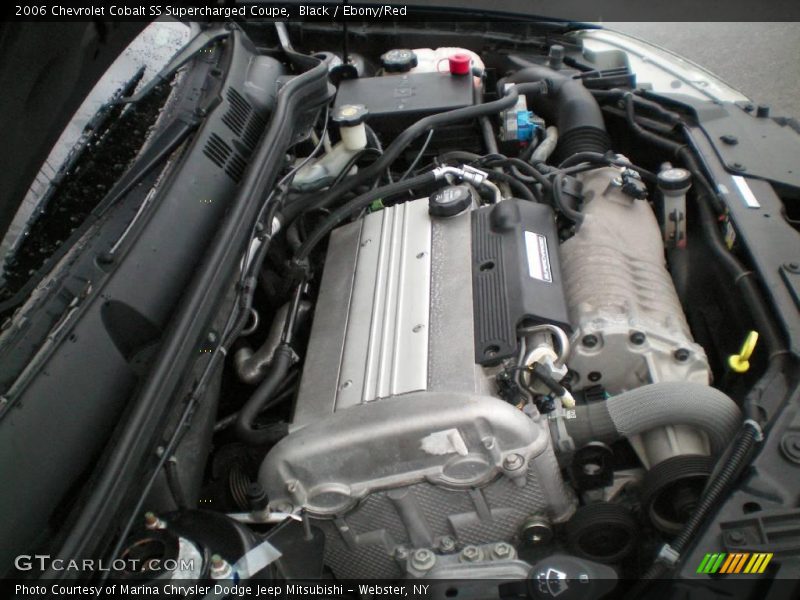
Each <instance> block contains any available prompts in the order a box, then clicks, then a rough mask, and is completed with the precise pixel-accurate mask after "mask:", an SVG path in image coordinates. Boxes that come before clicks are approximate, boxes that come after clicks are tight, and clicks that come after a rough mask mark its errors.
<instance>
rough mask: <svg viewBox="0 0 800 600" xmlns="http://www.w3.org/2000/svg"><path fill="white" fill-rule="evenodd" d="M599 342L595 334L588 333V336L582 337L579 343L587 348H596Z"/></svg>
mask: <svg viewBox="0 0 800 600" xmlns="http://www.w3.org/2000/svg"><path fill="white" fill-rule="evenodd" d="M599 341H600V340H598V339H597V336H596V335H595V334H593V333H590V334H589V335H585V336H583V339H582V340H581V343H582V344H583V345H584V346H586V347H587V348H594V347H595V346H597V344H598V343H599Z"/></svg>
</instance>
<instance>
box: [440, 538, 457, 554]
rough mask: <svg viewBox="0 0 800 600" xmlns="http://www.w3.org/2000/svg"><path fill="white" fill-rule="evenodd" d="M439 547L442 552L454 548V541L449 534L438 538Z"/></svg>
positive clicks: (450, 550)
mask: <svg viewBox="0 0 800 600" xmlns="http://www.w3.org/2000/svg"><path fill="white" fill-rule="evenodd" d="M439 548H441V549H442V551H443V552H452V551H453V550H455V549H456V541H455V540H454V539H453V538H451V537H450V536H449V535H446V536H444V537H443V538H442V539H441V540H439Z"/></svg>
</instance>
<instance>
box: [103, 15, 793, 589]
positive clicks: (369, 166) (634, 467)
mask: <svg viewBox="0 0 800 600" xmlns="http://www.w3.org/2000/svg"><path fill="white" fill-rule="evenodd" d="M257 31H260V30H257ZM278 31H279V34H280V35H278V37H279V38H280V44H281V45H282V46H283V50H284V51H285V52H286V53H287V54H291V55H293V56H295V58H294V59H293V61H294V62H293V63H292V61H289V63H292V64H288V63H287V64H279V63H280V59H279V58H276V56H277V55H278V53H277V52H267V53H262V54H261V55H260V57H259V60H261V61H262V67H263V70H264V72H265V73H269V75H270V76H275V77H276V78H277V79H278V80H280V81H282V82H283V83H282V85H286V83H285V81H286V80H288V79H289V74H290V73H292V72H293V70H294V71H301V68H300V67H299V66H298V65H322V67H323V68H324V71H325V85H324V86H323V87H325V88H326V89H327V93H326V94H327V95H326V96H325V97H324V98H317V99H316V100H315V102H310V101H309V106H310V108H307V111H306V113H305V116H303V117H302V118H301V117H297V119H296V122H293V125H292V126H293V127H295V128H296V129H295V132H294V133H293V135H292V136H291V137H292V143H291V145H290V146H289V147H288V150H287V151H286V152H285V155H284V156H281V157H280V159H279V160H278V159H276V160H275V161H274V162H275V166H274V168H273V171H274V172H275V177H274V181H273V185H272V186H270V188H269V193H268V195H266V197H253V198H252V199H251V201H252V203H253V205H254V206H256V208H255V209H253V210H255V211H256V213H255V215H256V218H255V219H253V220H252V222H251V223H250V225H249V227H250V230H251V231H250V233H251V235H250V237H249V241H248V242H247V244H246V249H245V252H244V254H243V255H242V256H240V257H238V259H237V262H236V269H235V272H233V273H228V274H227V276H228V282H229V283H228V286H227V289H228V292H227V293H226V295H225V297H224V298H223V299H222V302H221V305H222V306H223V307H224V308H223V309H222V310H220V311H218V312H217V314H216V317H215V318H214V321H213V325H212V326H211V327H210V328H208V330H207V334H206V335H205V337H204V339H203V342H202V345H201V348H200V354H201V355H203V356H204V357H205V355H208V356H207V357H205V358H204V360H206V359H207V360H208V362H207V363H202V364H200V363H198V364H196V365H195V366H194V371H192V373H193V374H192V376H191V377H190V378H189V379H190V380H191V381H190V382H189V383H188V384H187V385H186V389H187V390H190V393H189V394H188V396H187V397H188V398H189V399H190V400H189V402H187V405H188V404H189V403H194V404H193V405H192V408H191V410H190V411H188V414H189V417H188V421H191V422H190V423H188V424H185V423H184V421H183V420H182V419H183V417H181V419H178V417H177V416H176V415H177V414H178V413H174V414H172V416H171V417H170V418H171V419H172V421H174V422H178V423H179V425H180V426H181V427H179V428H178V429H180V430H181V431H182V433H181V436H182V437H181V436H175V437H172V438H169V440H168V441H165V442H162V443H161V445H160V448H161V451H162V453H161V455H159V461H160V462H159V463H158V464H159V468H158V469H156V470H155V471H154V475H153V478H152V481H151V484H152V485H150V486H148V488H147V489H146V490H145V492H143V493H142V495H141V498H140V499H139V501H138V503H137V504H136V508H137V511H135V513H136V514H135V515H134V517H133V518H132V519H131V521H130V522H129V523H128V525H127V526H126V527H125V528H123V529H122V531H123V533H124V534H125V535H124V536H121V537H119V539H118V540H117V541H116V543H115V545H113V547H114V549H115V551H116V555H117V556H119V557H122V558H125V559H132V558H136V559H144V564H145V566H144V567H143V568H141V569H139V570H131V571H130V572H127V573H126V575H125V576H126V577H129V578H133V579H142V578H146V579H158V578H160V577H163V574H162V573H160V572H159V571H158V570H157V569H156V570H152V569H150V568H148V567H147V564H148V561H149V560H151V559H153V558H163V557H164V556H167V557H172V558H186V557H195V558H197V559H198V561H197V562H195V563H193V564H195V565H197V567H196V569H195V570H194V571H193V572H186V573H182V576H184V577H190V578H201V577H208V578H211V579H217V580H225V581H227V580H232V581H238V579H239V578H247V577H250V576H253V577H255V576H258V577H265V576H266V577H270V578H277V579H286V580H293V579H315V578H325V579H329V580H332V581H340V580H355V579H396V580H397V579H443V580H456V579H460V578H480V579H487V580H491V579H495V580H517V579H527V578H533V579H536V578H537V577H538V578H540V579H541V578H542V577H545V578H546V579H547V578H552V577H553V572H556V573H559V574H560V575H559V576H562V575H563V579H567V580H570V579H575V580H583V579H586V580H587V581H588V580H590V579H591V580H592V581H597V582H600V583H598V585H599V586H600V588H598V589H596V590H594V591H593V593H594V594H595V595H594V596H591V597H600V596H602V594H603V593H606V592H608V591H609V590H610V589H613V588H614V586H615V585H616V582H617V580H634V579H643V580H647V579H655V580H657V579H659V578H661V577H663V576H664V573H665V572H667V570H668V569H669V568H672V567H674V566H675V564H676V563H677V560H678V559H677V557H678V556H680V555H681V554H682V553H684V552H685V551H687V550H688V549H689V547H690V546H691V544H692V543H693V542H694V541H695V539H696V537H697V536H698V535H700V533H699V532H700V531H701V529H702V527H704V526H706V525H707V520H708V519H709V518H710V515H711V514H712V512H713V511H714V510H716V508H717V505H718V503H719V502H721V501H722V500H721V499H722V498H723V495H724V494H725V493H727V492H729V491H730V486H731V482H732V481H734V478H735V477H738V476H739V475H741V473H742V470H743V469H744V465H745V463H744V461H745V458H746V457H751V456H752V453H753V448H754V447H755V445H756V444H757V443H758V442H760V441H761V440H762V439H763V436H764V429H765V428H766V420H765V416H764V411H763V410H762V411H761V412H759V408H758V402H759V397H758V393H759V392H758V390H762V389H763V388H764V385H765V384H764V381H765V379H764V377H767V376H768V375H770V374H772V375H774V373H775V372H776V369H778V370H779V369H782V368H784V367H785V363H783V362H780V364H779V363H778V362H776V361H782V360H784V359H785V345H784V342H783V340H782V339H781V335H780V334H776V333H775V331H776V327H775V325H774V323H772V321H773V316H772V315H771V314H770V310H769V309H767V308H765V301H764V299H763V297H762V293H761V291H760V289H759V286H758V285H756V284H754V283H753V279H752V277H750V276H749V275H748V274H750V275H752V273H753V270H752V269H750V267H749V266H748V265H747V264H746V261H747V255H746V253H745V252H742V251H741V250H740V249H739V247H738V246H737V242H736V240H735V237H736V228H735V225H734V224H733V223H732V222H731V220H730V218H729V216H730V215H729V213H728V211H727V210H725V209H724V208H723V206H722V204H721V201H720V199H719V198H718V196H717V194H718V191H717V190H718V184H717V183H716V182H715V180H714V176H713V174H712V173H711V172H710V170H709V169H708V168H707V167H706V166H705V165H704V162H703V160H701V157H699V156H698V153H697V152H696V150H695V149H694V148H693V147H692V144H691V143H690V142H689V141H687V140H689V139H690V137H689V134H690V132H691V128H692V126H693V123H692V114H691V111H688V110H684V109H683V108H681V107H680V106H679V105H678V104H677V103H675V102H673V103H664V102H660V101H659V99H658V98H657V96H656V95H654V94H650V95H648V94H647V93H646V90H645V91H642V90H640V89H638V88H637V87H636V85H635V74H633V73H632V72H631V71H630V70H629V69H628V68H627V65H626V62H625V60H624V58H620V57H619V56H618V55H614V54H609V55H602V56H601V55H590V54H589V53H585V52H584V53H582V52H581V47H580V44H579V43H578V42H576V41H575V40H571V41H570V39H569V38H559V39H546V43H542V44H541V45H540V46H539V47H538V50H537V51H533V50H531V49H530V48H523V49H522V50H519V49H517V48H514V47H508V48H503V47H500V48H497V47H491V48H490V47H489V45H487V46H486V47H485V48H483V49H482V48H481V47H480V46H479V45H478V44H470V45H469V47H454V46H451V45H444V44H442V45H441V46H440V47H435V46H434V47H413V46H412V47H406V46H403V45H397V46H389V45H386V46H381V47H375V44H374V43H372V44H371V45H367V44H361V45H359V44H355V45H354V46H353V45H351V47H350V48H349V50H348V48H347V47H345V49H344V52H343V51H342V50H341V49H340V48H339V47H337V46H335V45H333V43H332V40H335V37H334V34H333V33H331V34H329V35H328V34H326V35H320V36H319V38H318V39H315V40H314V42H313V44H312V43H311V37H313V36H303V35H298V32H297V31H296V30H295V29H294V28H289V29H283V30H281V28H280V27H279V28H278ZM231 35H233V34H231ZM235 35H236V36H241V37H243V38H244V37H245V34H244V33H243V32H241V31H238V30H236V31H235ZM254 35H255V34H254ZM256 37H257V36H256ZM292 37H293V38H294V39H293V40H292V41H293V42H294V45H290V44H288V43H287V40H288V39H289V38H292ZM381 39H383V38H381ZM443 41H448V42H449V41H452V40H451V39H450V38H447V39H446V40H443ZM328 42H331V43H330V45H326V43H328ZM214 43H218V42H214ZM244 47H245V48H248V51H249V52H256V51H255V50H254V49H253V48H250V43H249V42H248V43H247V44H245V46H244ZM297 56H301V57H302V58H297ZM587 57H588V58H587ZM304 61H305V62H304ZM265 65H267V66H265ZM303 68H308V67H305V66H304V67H303ZM318 68H319V67H318ZM264 77H265V76H262V80H261V84H262V85H263V86H266V84H267V82H266V79H265V78H264ZM277 89H280V86H277ZM234 91H235V90H234ZM236 93H239V92H236ZM250 93H252V88H251V91H250ZM228 94H229V95H228V98H229V100H230V99H231V93H230V92H229V93H228ZM276 94H277V92H276ZM230 101H231V102H233V103H234V104H235V103H236V102H239V101H238V100H236V99H235V98H234V99H233V100H230ZM263 105H264V106H267V105H269V106H270V107H272V101H271V100H270V102H266V101H265V102H264V103H263ZM270 110H271V108H270ZM276 110H277V109H276ZM229 114H233V115H235V114H236V113H235V111H232V112H230V113H229ZM248 118H249V119H250V120H249V121H248V120H247V119H244V120H243V121H242V123H241V124H240V125H239V129H240V130H241V131H244V132H246V131H251V132H255V127H256V126H255V125H254V123H255V122H256V120H255V117H248ZM275 118H277V117H275ZM259 119H260V120H259V121H258V122H259V123H261V124H262V125H263V122H264V119H265V117H261V116H259ZM223 121H224V118H223ZM248 127H250V128H253V129H248ZM242 135H247V134H246V133H243V134H242ZM252 135H253V136H255V135H256V134H255V133H252ZM259 135H260V134H259ZM243 139H244V138H243ZM215 144H216V145H215ZM237 144H238V142H230V140H228V141H224V140H220V141H219V142H213V141H212V142H210V143H209V144H208V145H206V146H205V156H206V158H207V159H208V160H209V161H211V162H209V163H208V165H209V166H208V168H212V167H211V163H214V164H218V165H219V166H220V168H221V169H222V170H223V171H224V170H225V169H227V170H228V173H229V175H230V169H231V168H236V169H240V170H241V173H239V175H238V176H239V177H243V176H244V175H243V173H244V169H243V168H241V167H237V166H236V163H235V155H236V153H237V152H238V153H240V154H241V156H242V158H241V160H243V161H244V160H249V161H250V164H249V167H248V168H249V169H250V170H251V171H252V170H255V169H258V168H260V167H261V165H259V163H258V155H257V154H256V153H255V148H256V146H255V144H252V145H251V148H249V149H247V150H246V151H245V150H243V149H242V146H241V144H238V145H237ZM225 147H227V150H225ZM237 172H238V171H237ZM745 185H746V184H745ZM737 254H738V256H737ZM237 256H238V255H237ZM743 281H744V283H743ZM748 282H749V283H748ZM209 365H211V366H209ZM776 365H778V366H776ZM759 386H761V387H759ZM754 390H756V392H754ZM704 524H706V525H704ZM255 555H258V557H259V558H258V561H253V556H255ZM243 557H249V558H250V561H251V564H250V566H248V565H247V561H246V560H245V561H244V562H243V560H244V558H243ZM259 561H260V562H259ZM255 563H257V564H258V566H259V568H257V569H256V568H255V567H253V564H255ZM248 569H249V570H248ZM542 574H545V575H542Z"/></svg>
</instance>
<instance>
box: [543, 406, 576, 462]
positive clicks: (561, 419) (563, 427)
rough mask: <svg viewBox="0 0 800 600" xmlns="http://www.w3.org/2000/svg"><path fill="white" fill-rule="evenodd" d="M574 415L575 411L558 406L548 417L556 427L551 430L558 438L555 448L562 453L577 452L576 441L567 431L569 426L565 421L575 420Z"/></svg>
mask: <svg viewBox="0 0 800 600" xmlns="http://www.w3.org/2000/svg"><path fill="white" fill-rule="evenodd" d="M574 414H575V411H574V410H566V409H565V408H564V406H563V404H562V405H559V406H557V407H556V409H555V410H554V411H553V412H551V413H550V415H549V416H548V418H549V419H550V421H551V422H552V423H553V424H554V425H555V427H554V428H553V427H551V428H550V429H551V432H552V433H553V434H554V437H555V438H556V439H555V446H556V448H558V450H559V451H561V452H575V449H576V446H575V440H573V439H572V436H571V435H570V434H569V432H568V431H567V424H566V423H565V419H568V418H575V417H574Z"/></svg>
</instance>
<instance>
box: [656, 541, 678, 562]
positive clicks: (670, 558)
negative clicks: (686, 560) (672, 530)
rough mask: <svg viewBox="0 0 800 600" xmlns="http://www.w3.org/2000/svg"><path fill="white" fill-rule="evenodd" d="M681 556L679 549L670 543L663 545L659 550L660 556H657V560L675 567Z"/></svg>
mask: <svg viewBox="0 0 800 600" xmlns="http://www.w3.org/2000/svg"><path fill="white" fill-rule="evenodd" d="M680 558H681V555H680V554H678V551H677V550H675V548H673V547H672V546H670V545H669V544H664V545H663V546H661V549H660V550H659V551H658V556H656V560H657V561H661V562H663V563H666V564H667V565H669V566H670V567H674V566H675V565H676V564H677V563H678V561H679V560H680Z"/></svg>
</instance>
